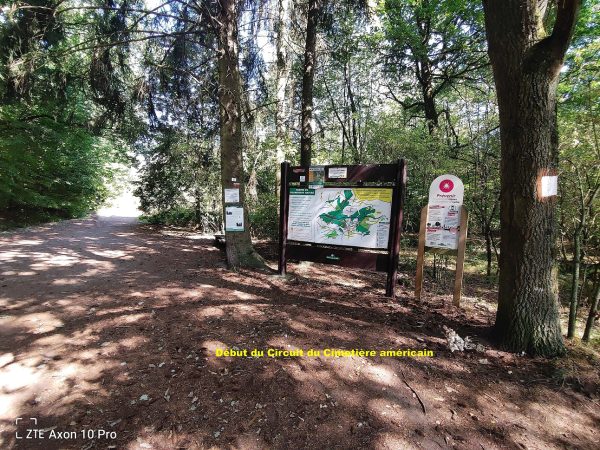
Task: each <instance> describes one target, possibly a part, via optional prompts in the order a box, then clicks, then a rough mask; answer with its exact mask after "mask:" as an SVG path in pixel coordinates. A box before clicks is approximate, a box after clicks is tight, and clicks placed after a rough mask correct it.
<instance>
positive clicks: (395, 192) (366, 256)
mask: <svg viewBox="0 0 600 450" xmlns="http://www.w3.org/2000/svg"><path fill="white" fill-rule="evenodd" d="M318 167H323V168H324V171H325V174H324V176H325V178H324V182H325V183H326V184H325V186H324V187H347V188H368V187H388V188H390V187H391V188H392V209H391V217H390V236H389V239H388V248H387V250H385V251H382V250H373V249H364V248H360V247H347V246H340V245H324V244H316V243H307V242H296V241H291V242H288V239H287V229H288V213H289V189H290V183H294V184H296V185H297V186H298V187H301V188H308V187H310V186H309V184H308V173H309V167H303V166H291V165H290V164H289V163H288V162H283V163H281V191H280V203H279V274H280V275H285V274H286V273H287V260H288V259H294V260H299V261H313V262H317V263H324V264H333V265H337V266H343V267H351V268H356V269H363V270H371V271H376V272H387V280H386V293H385V295H386V296H388V297H394V296H395V295H396V285H397V275H398V257H399V254H400V235H401V233H402V218H403V212H404V201H405V197H406V161H405V160H404V159H401V160H400V161H398V163H397V164H368V165H343V164H342V165H330V166H318ZM339 167H345V168H346V171H347V177H346V178H344V179H343V180H341V179H338V178H334V179H330V178H329V170H328V169H329V168H339ZM301 176H304V177H305V178H304V181H302V182H301V181H300V177H301ZM375 183H378V184H380V185H374V184H375Z"/></svg>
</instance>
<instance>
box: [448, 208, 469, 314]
mask: <svg viewBox="0 0 600 450" xmlns="http://www.w3.org/2000/svg"><path fill="white" fill-rule="evenodd" d="M468 225H469V212H468V211H467V208H465V207H464V206H461V208H460V233H459V235H458V253H457V255H456V275H455V278H454V296H453V298H452V303H453V304H454V306H460V297H461V292H462V283H463V269H464V266H465V249H466V246H467V226H468Z"/></svg>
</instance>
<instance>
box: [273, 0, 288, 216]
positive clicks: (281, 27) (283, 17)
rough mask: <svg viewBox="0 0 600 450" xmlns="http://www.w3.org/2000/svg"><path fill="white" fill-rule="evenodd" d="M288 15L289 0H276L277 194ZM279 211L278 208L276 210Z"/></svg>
mask: <svg viewBox="0 0 600 450" xmlns="http://www.w3.org/2000/svg"><path fill="white" fill-rule="evenodd" d="M288 17H289V0H278V2H277V22H276V23H275V34H276V35H277V37H276V56H277V65H276V74H275V76H276V80H277V85H276V91H277V92H276V93H275V95H276V99H277V104H276V106H275V136H276V139H277V144H276V145H277V147H276V150H275V158H276V160H277V161H276V163H277V165H276V166H275V167H276V170H275V173H276V180H277V183H276V190H275V194H276V195H279V190H280V187H281V171H280V170H279V167H280V166H281V163H282V162H283V161H284V160H285V157H286V155H285V153H286V152H285V149H286V146H287V142H288V138H289V134H288V132H287V129H286V126H285V120H286V117H287V112H288V111H287V102H286V93H287V90H288V89H287V88H288V79H289V74H290V69H291V68H290V58H289V57H288V46H287V43H286V42H285V41H286V36H287V30H288ZM278 212H279V210H278Z"/></svg>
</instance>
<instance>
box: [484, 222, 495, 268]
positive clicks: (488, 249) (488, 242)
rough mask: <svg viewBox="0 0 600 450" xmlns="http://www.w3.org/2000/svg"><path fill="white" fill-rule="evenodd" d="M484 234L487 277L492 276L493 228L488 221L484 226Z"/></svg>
mask: <svg viewBox="0 0 600 450" xmlns="http://www.w3.org/2000/svg"><path fill="white" fill-rule="evenodd" d="M483 235H484V237H485V254H486V257H487V267H486V274H487V277H488V278H489V277H491V276H492V251H493V250H492V230H491V229H490V226H489V225H488V224H487V223H486V224H485V226H484V227H483Z"/></svg>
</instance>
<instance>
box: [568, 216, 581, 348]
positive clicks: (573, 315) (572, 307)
mask: <svg viewBox="0 0 600 450" xmlns="http://www.w3.org/2000/svg"><path fill="white" fill-rule="evenodd" d="M580 225H583V224H580ZM573 245H574V247H575V248H574V250H573V268H572V271H571V274H572V278H571V301H570V304H569V327H568V330H567V337H568V338H569V339H570V338H572V337H574V336H575V326H576V324H577V309H578V308H577V304H578V299H579V268H580V267H581V229H580V228H579V226H578V227H577V230H575V235H574V236H573Z"/></svg>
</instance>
